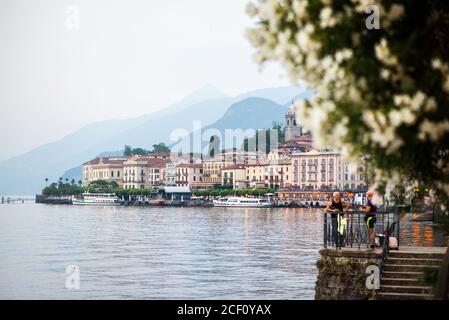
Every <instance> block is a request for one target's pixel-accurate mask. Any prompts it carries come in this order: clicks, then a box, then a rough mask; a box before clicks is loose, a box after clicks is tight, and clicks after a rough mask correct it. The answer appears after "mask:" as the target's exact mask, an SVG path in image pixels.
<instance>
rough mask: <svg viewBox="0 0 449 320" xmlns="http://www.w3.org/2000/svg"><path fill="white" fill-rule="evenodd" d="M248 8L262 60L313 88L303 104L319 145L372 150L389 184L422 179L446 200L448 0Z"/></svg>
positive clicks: (266, 3) (306, 2)
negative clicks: (373, 20)
mask: <svg viewBox="0 0 449 320" xmlns="http://www.w3.org/2000/svg"><path fill="white" fill-rule="evenodd" d="M372 5H374V6H375V7H376V8H377V9H378V12H379V14H380V15H379V28H378V29H369V28H367V23H366V20H367V18H369V10H367V8H368V7H369V6H372ZM247 12H248V14H249V15H250V16H252V17H254V18H255V19H256V23H255V27H253V28H252V29H250V30H248V32H247V37H248V39H249V41H250V42H251V43H252V45H253V46H254V47H255V48H256V53H255V59H256V61H257V62H258V63H260V64H263V63H264V62H265V61H268V60H277V61H280V62H281V63H282V64H283V65H284V66H285V67H286V68H287V69H288V71H289V75H290V77H291V79H292V81H295V82H296V81H299V80H305V81H306V83H307V84H308V85H309V86H310V87H312V88H314V89H315V90H316V94H315V96H314V97H313V98H312V99H311V100H309V101H307V102H305V103H299V104H298V105H297V111H298V112H297V114H298V118H299V119H298V120H299V121H300V122H301V123H302V124H303V125H304V126H305V127H307V128H308V129H309V130H310V131H311V132H312V134H313V136H314V139H315V140H316V143H317V144H318V146H333V147H335V148H339V149H340V150H341V152H342V153H343V154H344V155H345V156H346V157H347V158H348V159H350V160H352V161H355V162H360V158H361V155H366V157H365V161H369V165H370V166H372V167H373V168H374V169H373V170H372V175H373V177H372V178H373V181H375V183H376V185H377V186H380V185H382V186H383V188H385V189H386V191H387V192H390V191H393V190H394V189H395V188H397V187H398V186H403V185H404V183H405V182H407V183H412V184H416V185H418V184H420V185H421V184H424V185H427V186H429V187H430V189H431V192H430V195H431V197H433V198H434V199H438V200H439V201H441V203H442V204H443V206H446V207H449V45H448V44H449V32H448V30H449V2H448V1H443V0H441V1H438V0H422V1H413V0H378V1H371V0H351V1H348V0H345V1H343V0H321V1H320V0H259V1H258V2H257V3H256V4H254V3H250V4H249V5H248V7H247ZM409 191H411V188H410V189H409Z"/></svg>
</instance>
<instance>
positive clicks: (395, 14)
mask: <svg viewBox="0 0 449 320" xmlns="http://www.w3.org/2000/svg"><path fill="white" fill-rule="evenodd" d="M404 11H405V10H404V6H403V5H400V4H396V3H395V4H393V5H392V6H391V8H390V11H389V12H388V16H387V18H388V19H389V20H390V21H394V20H397V19H399V18H401V17H402V16H403V15H404Z"/></svg>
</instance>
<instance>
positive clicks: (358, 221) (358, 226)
mask: <svg viewBox="0 0 449 320" xmlns="http://www.w3.org/2000/svg"><path fill="white" fill-rule="evenodd" d="M357 228H358V232H359V236H360V235H361V234H360V212H357ZM360 240H361V239H359V241H357V242H358V243H359V249H360Z"/></svg>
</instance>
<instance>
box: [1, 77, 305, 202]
mask: <svg viewBox="0 0 449 320" xmlns="http://www.w3.org/2000/svg"><path fill="white" fill-rule="evenodd" d="M311 95H312V92H311V91H310V90H307V89H305V88H303V87H293V86H288V87H279V88H267V89H260V90H256V91H251V92H246V93H243V94H241V95H238V96H235V97H230V96H228V95H226V94H224V93H222V92H221V91H219V90H218V89H216V88H214V87H213V86H210V85H209V86H206V87H203V88H201V89H199V90H197V91H196V92H194V93H192V94H191V95H189V96H187V97H186V98H184V99H183V100H181V101H180V102H178V103H175V104H173V105H171V106H169V107H167V108H165V109H162V110H160V111H156V112H152V113H148V114H145V115H142V116H140V117H137V118H131V119H121V120H117V119H114V120H106V121H101V122H94V123H91V124H89V125H87V126H85V127H83V128H81V129H79V130H77V131H76V132H74V133H71V134H69V135H67V136H65V137H62V138H61V139H60V140H58V141H56V142H53V143H49V144H45V145H42V146H40V147H37V148H35V149H33V150H31V151H29V152H27V153H25V154H23V155H20V156H17V157H14V158H11V159H9V160H6V161H3V162H1V163H0V177H2V179H1V180H0V194H5V195H15V194H22V195H23V194H33V193H37V192H39V191H40V190H41V189H42V187H43V186H45V178H48V179H49V180H50V181H57V180H58V179H59V177H63V178H69V179H70V180H71V179H75V180H76V181H78V180H80V178H81V170H80V165H81V164H82V163H84V162H85V161H88V160H90V159H92V158H94V157H96V156H98V155H99V154H101V153H102V152H107V151H110V152H112V154H119V153H120V151H119V150H122V149H123V146H124V145H125V144H127V145H131V146H133V147H141V148H146V149H151V146H152V145H153V144H155V143H159V142H165V143H166V144H167V145H172V144H173V143H175V142H176V141H171V140H170V135H171V133H172V132H173V130H174V129H183V130H184V131H185V132H186V133H187V134H186V135H185V137H187V136H189V135H190V134H189V133H191V132H192V130H193V127H192V123H193V122H194V121H201V126H202V128H203V130H205V129H207V128H216V129H218V130H220V131H224V129H226V128H231V129H234V128H241V129H247V128H254V129H259V128H267V127H271V124H272V122H273V121H282V119H283V117H284V115H285V112H286V108H287V106H288V105H290V104H291V101H292V100H298V99H307V98H308V97H310V96H311ZM185 137H183V139H185Z"/></svg>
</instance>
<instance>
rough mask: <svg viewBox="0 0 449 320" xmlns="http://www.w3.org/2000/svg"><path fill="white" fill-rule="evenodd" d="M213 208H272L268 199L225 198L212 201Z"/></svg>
mask: <svg viewBox="0 0 449 320" xmlns="http://www.w3.org/2000/svg"><path fill="white" fill-rule="evenodd" d="M213 204H214V207H243V208H269V207H273V203H271V202H270V201H269V200H268V199H258V198H245V197H226V198H220V199H218V200H214V201H213Z"/></svg>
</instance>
